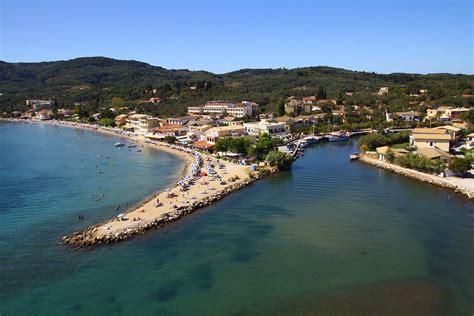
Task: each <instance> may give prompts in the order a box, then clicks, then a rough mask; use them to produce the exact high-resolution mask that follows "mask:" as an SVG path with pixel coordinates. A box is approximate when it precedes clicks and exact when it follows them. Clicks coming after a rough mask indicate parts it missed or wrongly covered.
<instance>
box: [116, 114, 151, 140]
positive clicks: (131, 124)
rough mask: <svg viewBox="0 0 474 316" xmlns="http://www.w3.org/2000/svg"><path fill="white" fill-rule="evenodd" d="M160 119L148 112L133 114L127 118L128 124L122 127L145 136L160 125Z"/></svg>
mask: <svg viewBox="0 0 474 316" xmlns="http://www.w3.org/2000/svg"><path fill="white" fill-rule="evenodd" d="M159 124H160V119H159V118H157V117H153V116H150V115H146V114H133V115H130V117H129V118H128V119H127V124H126V125H125V126H123V127H122V128H123V129H125V130H129V131H133V132H135V133H136V134H137V135H140V136H145V135H146V134H148V133H150V132H151V131H152V129H153V128H154V127H157V126H159Z"/></svg>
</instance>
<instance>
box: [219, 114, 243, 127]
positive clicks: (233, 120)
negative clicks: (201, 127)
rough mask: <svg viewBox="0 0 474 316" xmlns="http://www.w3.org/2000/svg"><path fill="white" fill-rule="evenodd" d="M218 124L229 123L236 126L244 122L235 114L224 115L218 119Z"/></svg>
mask: <svg viewBox="0 0 474 316" xmlns="http://www.w3.org/2000/svg"><path fill="white" fill-rule="evenodd" d="M219 123H220V124H224V125H229V126H236V125H242V124H243V123H244V122H243V121H241V120H239V119H238V118H236V117H235V116H226V117H224V118H223V119H222V120H220V121H219Z"/></svg>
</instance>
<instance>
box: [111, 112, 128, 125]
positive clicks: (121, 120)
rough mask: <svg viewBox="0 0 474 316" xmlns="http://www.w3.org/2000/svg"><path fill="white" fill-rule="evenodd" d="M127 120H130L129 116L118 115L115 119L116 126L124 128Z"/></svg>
mask: <svg viewBox="0 0 474 316" xmlns="http://www.w3.org/2000/svg"><path fill="white" fill-rule="evenodd" d="M127 118H128V115H126V114H120V115H117V116H116V117H115V119H114V121H115V125H116V126H118V127H122V126H124V125H125V124H127Z"/></svg>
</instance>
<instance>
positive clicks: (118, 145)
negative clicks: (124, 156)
mask: <svg viewBox="0 0 474 316" xmlns="http://www.w3.org/2000/svg"><path fill="white" fill-rule="evenodd" d="M123 146H125V144H124V143H115V147H123Z"/></svg>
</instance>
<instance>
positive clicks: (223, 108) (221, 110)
mask: <svg viewBox="0 0 474 316" xmlns="http://www.w3.org/2000/svg"><path fill="white" fill-rule="evenodd" d="M257 107H258V104H257V103H255V102H250V101H242V102H240V103H234V102H223V101H209V102H207V103H206V104H205V105H203V106H189V107H188V114H190V115H191V114H217V115H230V116H235V117H244V116H252V115H253V113H254V111H256V109H257Z"/></svg>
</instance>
